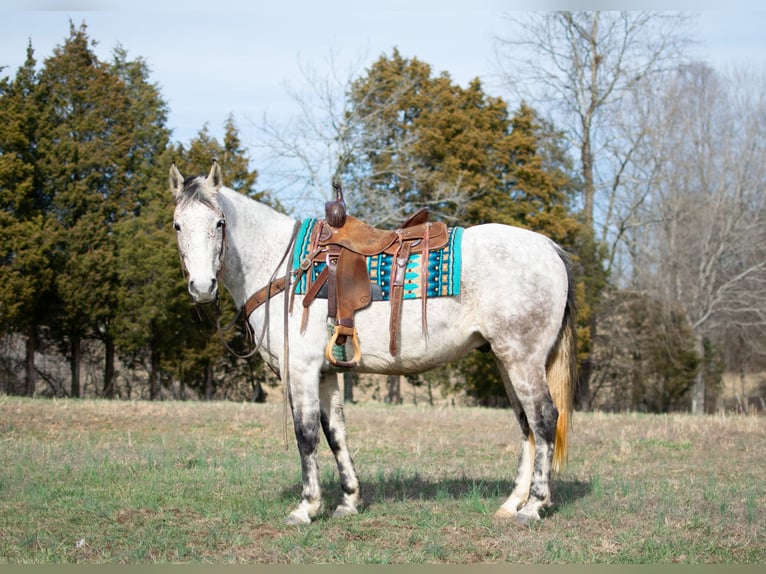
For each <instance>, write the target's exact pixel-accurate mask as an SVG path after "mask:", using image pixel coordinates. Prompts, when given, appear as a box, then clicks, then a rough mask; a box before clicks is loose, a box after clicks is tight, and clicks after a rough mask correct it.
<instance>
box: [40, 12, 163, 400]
mask: <svg viewBox="0 0 766 574" xmlns="http://www.w3.org/2000/svg"><path fill="white" fill-rule="evenodd" d="M147 75H148V71H147V69H146V67H145V64H144V63H143V62H141V61H140V60H139V61H136V62H130V61H128V59H127V57H126V53H125V52H124V50H121V49H119V48H118V49H117V50H116V51H115V58H114V62H113V63H112V64H111V65H110V64H107V63H104V62H101V61H99V60H98V58H97V57H96V55H95V54H94V53H93V51H92V48H91V41H90V40H89V38H88V37H87V34H86V26H85V25H84V24H83V25H82V26H80V27H79V28H75V26H74V25H71V26H70V36H69V38H67V39H66V40H65V42H64V44H63V45H62V46H59V47H57V48H56V49H55V50H54V54H53V56H52V57H50V58H48V59H47V60H46V61H45V63H44V66H43V69H42V70H41V72H40V74H39V85H38V89H37V94H38V98H39V100H38V101H39V102H40V110H41V120H40V123H39V127H38V130H37V132H36V145H37V150H38V161H37V167H38V169H39V170H40V171H41V173H42V177H41V186H42V189H43V193H44V194H45V195H47V196H50V197H51V207H50V211H49V213H48V221H49V222H50V229H51V231H50V233H51V237H52V240H53V254H54V257H53V269H54V270H55V291H56V301H57V317H56V319H55V320H54V321H52V322H51V323H52V324H51V327H52V328H53V329H52V332H53V333H54V334H55V335H56V336H57V339H58V340H59V341H60V342H66V344H67V347H68V350H67V355H68V357H69V360H70V365H71V372H72V376H71V380H72V386H71V394H72V396H80V394H81V383H80V371H79V369H80V367H79V364H80V355H81V341H82V340H83V338H85V337H91V336H96V337H98V338H99V339H101V340H102V341H103V343H104V348H105V351H106V352H105V357H106V359H105V365H104V387H103V391H104V392H105V393H106V394H107V395H111V394H112V392H113V379H114V352H115V346H114V328H115V325H114V324H115V321H116V311H117V309H118V306H119V293H120V271H119V268H118V264H119V251H120V248H121V246H122V245H123V243H124V242H125V241H129V238H127V237H124V236H121V235H120V230H121V225H120V223H121V222H122V221H123V220H125V219H130V218H132V217H135V216H136V215H137V214H138V213H140V211H141V208H142V206H143V204H144V203H145V202H146V201H147V197H146V193H145V190H146V186H147V185H148V182H149V181H150V179H151V170H152V162H153V158H154V157H155V156H156V154H157V153H158V152H159V151H161V150H162V149H163V148H164V147H165V146H166V145H167V138H168V133H169V132H168V130H167V129H166V128H165V127H164V122H165V115H166V110H165V105H164V103H163V102H162V101H161V99H160V98H159V95H158V93H157V91H156V88H155V87H153V86H151V85H150V84H149V83H148V82H147V81H146V76H147Z"/></svg>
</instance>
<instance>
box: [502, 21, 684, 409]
mask: <svg viewBox="0 0 766 574" xmlns="http://www.w3.org/2000/svg"><path fill="white" fill-rule="evenodd" d="M511 20H512V21H513V22H514V23H515V24H516V26H515V27H514V30H513V35H512V36H511V38H512V39H499V40H498V53H499V58H500V65H501V67H502V68H503V73H504V75H505V78H506V80H507V84H508V85H509V86H510V87H511V89H512V90H514V91H516V92H517V93H519V94H521V95H522V96H523V97H524V98H525V99H526V100H527V101H531V102H535V103H537V102H539V103H540V105H539V107H540V108H543V107H544V106H545V109H547V110H548V111H549V113H551V115H552V117H554V118H556V119H557V121H556V124H557V125H560V126H562V127H564V128H565V129H566V133H567V136H568V138H569V141H570V142H571V145H572V147H573V149H576V150H577V151H578V162H579V172H580V177H581V179H582V218H583V222H584V223H585V229H586V234H583V239H582V249H581V250H580V252H581V255H582V256H583V258H582V264H583V266H584V268H585V275H586V277H588V278H589V280H588V281H587V282H586V288H587V291H586V294H585V295H586V300H587V302H588V304H589V305H591V306H594V305H595V304H596V302H597V300H598V298H599V294H600V292H601V290H602V289H603V287H604V286H605V285H606V275H605V273H606V274H608V273H609V272H610V271H612V269H611V263H612V262H613V260H614V253H615V249H616V245H617V243H618V242H619V240H620V236H621V233H622V232H623V231H624V225H623V223H622V222H624V221H625V219H626V218H627V217H630V214H631V211H632V209H634V208H635V206H634V205H631V204H625V208H626V210H627V211H626V212H616V211H615V210H614V209H613V208H614V207H615V205H616V203H617V201H616V200H617V198H618V196H619V194H620V193H621V191H622V185H623V178H624V176H625V171H626V169H627V167H628V166H629V165H630V164H631V162H632V161H633V159H634V158H633V156H634V152H635V148H636V146H637V145H638V144H639V143H640V142H641V135H640V134H634V135H635V136H636V137H635V138H634V139H632V140H625V139H622V138H620V137H618V136H619V135H620V134H619V133H618V131H616V130H615V128H616V126H618V124H619V122H618V121H617V118H619V116H620V114H621V111H622V108H623V105H624V104H625V102H626V98H627V96H628V95H629V94H630V90H631V89H632V87H633V86H634V85H635V84H636V83H637V82H640V81H651V80H652V79H653V78H656V77H658V76H659V74H661V72H663V71H664V70H667V69H668V68H671V67H675V66H676V65H677V64H678V63H679V62H681V61H683V59H684V58H685V54H684V51H685V48H686V45H687V44H688V38H687V36H686V34H685V26H686V24H687V22H688V21H689V17H688V16H686V15H684V14H679V13H666V12H663V13H655V12H637V11H636V12H598V11H596V12H563V11H561V12H539V13H531V12H530V13H524V14H523V15H522V16H519V17H516V18H514V19H511ZM597 229H598V232H597ZM589 234H590V235H589ZM610 246H611V249H610V248H609V247H610ZM595 317H596V315H595V314H594V315H592V318H593V319H592V321H591V325H590V330H591V334H592V335H593V336H595V335H596V322H595ZM583 371H584V372H583V376H582V377H581V385H580V395H581V396H580V400H579V402H580V404H581V405H583V404H587V394H588V378H589V372H590V363H588V362H586V363H585V364H584V365H583Z"/></svg>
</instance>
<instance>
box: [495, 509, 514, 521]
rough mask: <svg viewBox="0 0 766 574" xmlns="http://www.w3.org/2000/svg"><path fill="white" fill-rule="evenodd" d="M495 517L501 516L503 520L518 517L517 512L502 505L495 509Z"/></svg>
mask: <svg viewBox="0 0 766 574" xmlns="http://www.w3.org/2000/svg"><path fill="white" fill-rule="evenodd" d="M495 518H500V519H503V520H507V519H509V518H516V513H515V512H511V511H510V510H508V509H506V508H504V507H502V506H501V507H500V508H498V509H497V510H496V511H495Z"/></svg>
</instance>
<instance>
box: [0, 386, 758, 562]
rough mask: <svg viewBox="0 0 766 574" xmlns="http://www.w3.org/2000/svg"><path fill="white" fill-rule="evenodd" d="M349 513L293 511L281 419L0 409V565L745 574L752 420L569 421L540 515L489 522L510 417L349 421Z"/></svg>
mask: <svg viewBox="0 0 766 574" xmlns="http://www.w3.org/2000/svg"><path fill="white" fill-rule="evenodd" d="M347 418H348V425H349V441H350V445H351V448H352V454H353V456H354V459H355V462H356V466H357V469H358V471H359V473H360V480H361V483H362V494H363V497H364V504H363V506H362V508H361V512H360V514H359V515H358V516H353V517H348V518H346V519H342V520H336V519H331V518H329V514H330V512H331V511H332V509H333V507H334V505H335V504H337V502H338V500H339V498H340V487H339V484H338V473H337V470H336V468H335V465H334V461H333V459H332V456H331V455H330V453H329V449H328V448H327V446H326V444H324V443H323V444H322V445H321V448H320V469H321V473H320V476H321V481H322V486H323V489H324V493H325V512H324V514H323V515H322V516H320V517H319V518H318V519H317V520H316V521H315V522H314V523H313V524H311V525H309V526H302V527H288V526H286V525H284V524H283V519H284V518H285V516H286V515H287V514H288V512H289V511H290V510H291V508H292V507H293V505H295V504H296V503H297V501H298V499H299V496H300V466H299V460H298V455H297V450H296V448H295V446H294V444H292V441H291V442H290V444H289V446H288V448H287V449H285V446H284V442H283V427H282V424H283V419H282V408H281V406H280V405H250V404H232V403H212V404H205V403H157V404H153V403H125V402H105V401H44V400H28V399H19V398H7V397H0V562H3V563H170V562H173V563H243V562H247V563H250V562H257V563H382V564H388V563H449V562H456V563H477V562H523V563H529V562H534V563H547V562H566V563H570V562H574V563H582V562H588V563H589V562H604V563H673V562H681V563H693V564H694V563H697V564H698V563H751V564H757V563H763V562H764V561H766V539H765V538H764V535H765V534H766V514H765V513H764V502H766V451H765V450H764V448H763V445H764V444H766V441H765V440H764V439H766V420H764V419H763V418H756V417H752V416H742V417H727V418H722V417H691V416H684V415H675V416H650V415H603V414H581V413H578V414H577V415H576V417H575V424H574V429H573V432H572V435H571V451H570V459H569V465H568V466H567V467H566V468H565V469H564V471H563V472H562V473H560V474H559V475H557V476H555V477H554V479H553V485H552V486H553V501H554V507H553V508H552V509H551V510H550V511H549V512H548V513H547V515H546V517H545V519H544V520H543V521H541V522H540V523H537V524H534V525H532V526H531V527H530V528H519V527H517V526H515V525H514V524H512V523H508V522H504V521H498V520H496V519H495V518H494V516H493V513H494V511H495V509H496V508H497V507H498V506H499V505H500V504H502V502H503V500H504V499H505V497H506V496H507V495H508V494H509V493H510V490H511V487H512V480H513V476H512V473H513V471H514V469H515V465H516V459H517V456H518V454H517V453H518V451H517V439H518V431H517V430H516V428H515V423H513V421H512V416H511V414H510V413H509V412H506V411H501V410H491V409H467V408H449V409H442V408H436V409H428V408H423V407H407V406H403V407H401V406H400V407H389V406H373V405H355V406H350V407H349V408H348V409H347Z"/></svg>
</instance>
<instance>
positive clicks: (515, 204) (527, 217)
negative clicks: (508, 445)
mask: <svg viewBox="0 0 766 574" xmlns="http://www.w3.org/2000/svg"><path fill="white" fill-rule="evenodd" d="M347 120H348V124H349V127H348V129H347V130H346V133H347V134H348V137H349V139H350V142H349V143H348V144H347V145H346V149H348V150H351V151H353V152H354V153H351V152H349V154H348V155H347V156H346V157H343V158H341V174H342V175H343V176H344V180H345V181H346V182H347V184H348V187H349V188H350V189H351V192H350V193H349V194H348V195H347V198H349V203H350V205H351V208H352V210H353V212H354V213H355V214H358V213H359V212H360V211H362V213H364V214H365V215H367V213H368V212H370V213H374V212H376V211H377V212H378V213H381V212H382V213H383V214H384V217H387V218H388V219H389V220H393V221H391V222H392V223H398V222H399V221H401V219H402V218H403V217H404V215H405V214H407V213H411V212H412V211H414V210H415V208H417V207H420V206H428V207H430V208H431V209H432V210H433V211H434V212H435V215H436V216H437V217H439V218H441V219H444V220H447V221H449V222H451V223H456V224H461V225H473V224H479V223H487V222H498V223H505V224H509V225H516V226H521V227H525V228H528V229H532V230H534V231H538V232H540V233H543V234H544V235H547V236H548V237H551V238H552V239H553V240H555V241H557V242H558V243H560V244H561V245H562V246H564V247H565V248H567V249H570V250H572V249H575V250H576V249H577V247H578V245H579V241H580V235H581V232H582V228H581V225H580V223H579V222H578V220H577V218H576V217H575V216H574V215H573V213H572V205H571V201H572V196H573V194H574V192H575V191H576V182H575V181H574V180H573V179H572V177H571V174H572V172H573V170H572V166H571V163H570V162H569V160H568V159H567V154H566V152H565V148H564V146H563V143H562V142H563V136H562V135H561V134H560V133H558V132H557V131H556V130H555V129H553V127H552V126H550V125H548V124H547V123H545V122H544V121H542V120H541V119H540V118H539V117H538V116H537V114H536V113H535V112H534V110H533V109H532V108H530V107H529V106H528V105H526V104H522V105H521V107H520V108H519V110H518V111H517V112H516V113H515V114H514V115H513V116H512V117H510V116H509V113H508V109H507V106H506V103H505V102H504V101H503V100H502V99H500V98H492V97H489V96H488V95H486V94H485V93H484V91H483V89H482V87H481V83H480V82H479V81H478V80H474V81H472V82H470V83H469V85H468V87H467V88H461V87H460V86H457V85H455V84H453V82H452V81H451V79H450V77H449V75H448V74H446V73H442V74H441V75H439V76H433V75H432V74H431V69H430V67H429V66H428V65H427V64H425V63H423V62H421V61H419V60H417V59H415V58H413V59H406V58H403V57H402V56H401V54H399V52H398V51H396V50H395V51H394V52H393V54H392V56H391V57H390V58H389V57H385V56H384V57H381V58H380V59H379V60H378V61H376V62H375V63H374V64H373V65H372V66H371V68H370V69H369V71H368V73H367V74H366V75H365V76H363V77H362V78H359V79H358V80H357V81H355V82H354V83H353V84H352V90H351V104H350V106H349V113H348V117H347ZM392 214H395V215H392ZM580 283H581V281H580ZM577 292H578V293H580V294H581V293H582V292H583V286H582V284H578V291H577ZM579 299H580V300H581V299H582V297H580V298H579ZM586 315H587V309H586ZM579 331H580V335H581V337H582V341H581V349H582V348H585V346H587V339H588V337H587V335H588V333H587V324H583V325H582V326H581V328H580V330H579ZM453 367H457V369H458V370H459V371H460V372H461V373H462V374H463V375H464V378H465V381H466V383H465V384H466V389H467V391H468V392H469V394H471V395H473V396H475V397H477V398H478V399H479V400H480V401H482V402H485V403H493V402H495V401H497V400H499V397H505V393H504V391H503V388H502V382H501V380H500V376H499V373H498V372H497V369H496V367H495V365H494V362H493V361H492V359H491V357H490V356H489V355H487V354H482V353H473V354H471V355H470V356H469V357H467V358H466V359H464V360H463V361H461V362H459V363H457V365H453ZM446 378H447V377H445V379H446Z"/></svg>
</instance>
